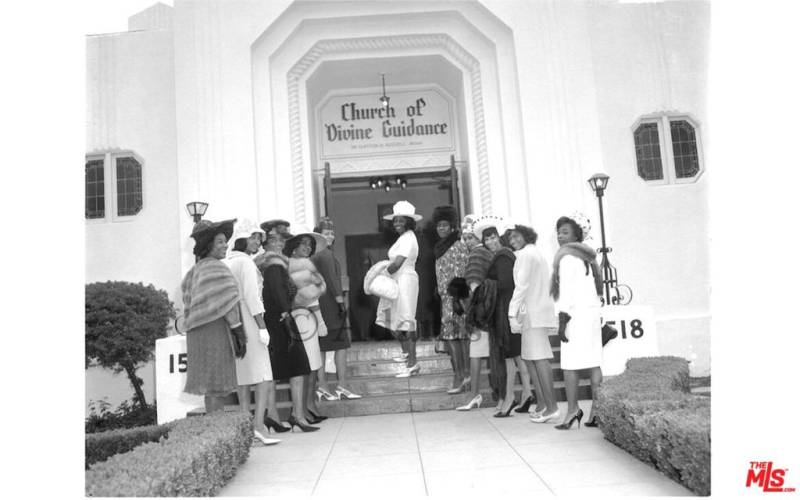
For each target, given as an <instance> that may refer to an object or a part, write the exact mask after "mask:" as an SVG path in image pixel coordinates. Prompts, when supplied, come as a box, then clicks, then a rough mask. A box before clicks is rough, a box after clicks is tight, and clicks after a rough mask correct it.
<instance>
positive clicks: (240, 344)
mask: <svg viewBox="0 0 800 500" xmlns="http://www.w3.org/2000/svg"><path fill="white" fill-rule="evenodd" d="M231 338H232V339H233V355H234V356H236V357H237V358H239V359H242V358H244V355H245V354H246V353H247V335H245V333H244V327H242V325H239V326H237V327H234V328H231Z"/></svg>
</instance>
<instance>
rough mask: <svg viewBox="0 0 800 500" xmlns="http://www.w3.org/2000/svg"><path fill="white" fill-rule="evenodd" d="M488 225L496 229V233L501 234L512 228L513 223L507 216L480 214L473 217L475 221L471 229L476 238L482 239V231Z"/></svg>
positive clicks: (487, 227)
mask: <svg viewBox="0 0 800 500" xmlns="http://www.w3.org/2000/svg"><path fill="white" fill-rule="evenodd" d="M490 227H493V228H495V229H497V234H499V235H501V236H502V235H503V233H505V232H506V231H507V230H509V229H513V228H514V224H513V223H512V222H511V221H510V220H508V219H507V218H505V217H503V216H500V215H481V216H480V217H478V218H477V219H475V223H474V224H473V226H472V231H473V234H474V235H475V236H477V237H478V239H482V238H483V232H484V231H485V230H486V229H489V228H490Z"/></svg>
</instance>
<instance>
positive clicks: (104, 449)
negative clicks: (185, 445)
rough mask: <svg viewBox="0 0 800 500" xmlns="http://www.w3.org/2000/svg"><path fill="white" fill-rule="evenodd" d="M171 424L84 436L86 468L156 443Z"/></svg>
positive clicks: (168, 429)
mask: <svg viewBox="0 0 800 500" xmlns="http://www.w3.org/2000/svg"><path fill="white" fill-rule="evenodd" d="M173 425H174V423H173V422H170V423H169V424H164V425H148V426H144V427H136V428H134V429H116V430H111V431H105V432H97V433H95V434H88V435H87V436H86V457H85V460H86V468H87V469H88V468H89V466H90V465H92V464H95V463H97V462H102V461H104V460H106V459H107V458H108V457H111V456H114V455H116V454H118V453H125V452H127V451H131V450H132V449H134V448H136V447H137V446H139V445H140V444H142V443H150V442H153V441H158V440H160V439H161V438H163V437H165V436H166V435H167V433H168V432H169V431H170V429H171V428H172V426H173Z"/></svg>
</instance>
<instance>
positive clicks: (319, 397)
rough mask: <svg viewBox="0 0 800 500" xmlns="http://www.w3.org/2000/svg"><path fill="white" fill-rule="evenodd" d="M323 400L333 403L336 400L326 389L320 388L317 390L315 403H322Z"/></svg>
mask: <svg viewBox="0 0 800 500" xmlns="http://www.w3.org/2000/svg"><path fill="white" fill-rule="evenodd" d="M323 398H324V399H325V401H335V400H336V399H338V398H337V397H336V396H334V395H333V394H331V393H330V392H328V390H327V389H322V388H319V389H317V401H322V399H323Z"/></svg>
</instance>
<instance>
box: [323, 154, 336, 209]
mask: <svg viewBox="0 0 800 500" xmlns="http://www.w3.org/2000/svg"><path fill="white" fill-rule="evenodd" d="M322 190H323V192H324V194H323V200H322V210H323V211H324V212H325V215H327V216H328V217H330V218H331V219H333V214H332V213H331V212H332V211H333V190H332V189H331V164H330V163H328V162H327V161H326V162H325V174H324V176H323V177H322Z"/></svg>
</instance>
